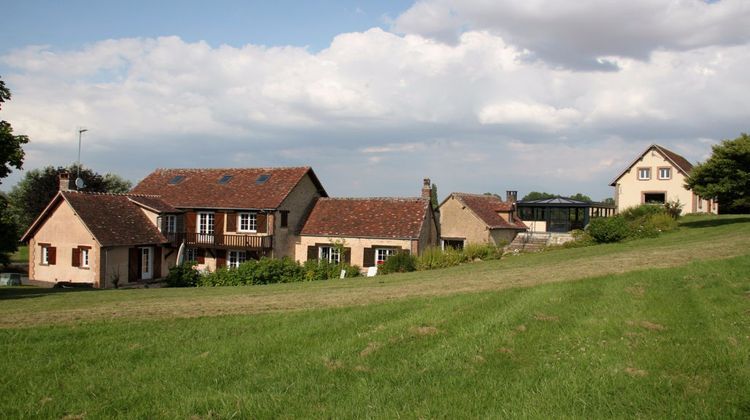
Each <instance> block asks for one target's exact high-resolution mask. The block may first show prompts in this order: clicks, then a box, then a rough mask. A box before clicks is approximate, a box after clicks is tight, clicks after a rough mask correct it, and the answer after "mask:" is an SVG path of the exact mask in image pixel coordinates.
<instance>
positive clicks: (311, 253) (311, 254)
mask: <svg viewBox="0 0 750 420" xmlns="http://www.w3.org/2000/svg"><path fill="white" fill-rule="evenodd" d="M317 259H318V247H317V246H308V247H307V260H308V261H310V260H317Z"/></svg>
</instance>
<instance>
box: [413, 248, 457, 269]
mask: <svg viewBox="0 0 750 420" xmlns="http://www.w3.org/2000/svg"><path fill="white" fill-rule="evenodd" d="M466 261H467V260H466V254H464V253H463V252H462V250H457V249H453V248H450V247H448V248H445V250H442V249H440V248H437V247H432V248H427V249H425V250H424V251H423V252H422V255H420V256H419V257H417V263H416V268H417V270H420V271H423V270H434V269H436V268H446V267H452V266H454V265H459V264H461V263H463V262H466Z"/></svg>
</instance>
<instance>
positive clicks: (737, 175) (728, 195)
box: [685, 133, 750, 213]
mask: <svg viewBox="0 0 750 420" xmlns="http://www.w3.org/2000/svg"><path fill="white" fill-rule="evenodd" d="M685 187H686V188H688V189H690V190H692V191H693V192H695V193H696V194H698V195H699V196H701V197H703V198H718V200H719V210H720V211H721V212H722V213H725V212H726V213H747V212H750V136H748V135H747V134H745V133H742V134H740V136H739V137H737V138H736V139H734V140H724V141H722V142H721V143H720V144H717V145H715V146H713V153H712V154H711V157H710V158H708V160H707V161H705V162H703V163H700V164H698V165H696V166H695V167H693V170H692V171H691V172H690V176H689V177H688V178H687V181H686V185H685Z"/></svg>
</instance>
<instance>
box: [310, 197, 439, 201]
mask: <svg viewBox="0 0 750 420" xmlns="http://www.w3.org/2000/svg"><path fill="white" fill-rule="evenodd" d="M318 200H325V201H335V200H339V201H344V200H350V201H365V200H369V201H394V200H402V201H406V200H409V201H418V200H427V199H426V198H423V197H319V198H318Z"/></svg>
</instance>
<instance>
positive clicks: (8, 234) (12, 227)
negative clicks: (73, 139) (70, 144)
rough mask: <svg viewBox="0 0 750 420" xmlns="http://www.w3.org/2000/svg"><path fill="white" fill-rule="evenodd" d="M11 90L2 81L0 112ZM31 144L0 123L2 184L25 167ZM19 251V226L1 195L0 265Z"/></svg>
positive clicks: (0, 81) (3, 121) (24, 137)
mask: <svg viewBox="0 0 750 420" xmlns="http://www.w3.org/2000/svg"><path fill="white" fill-rule="evenodd" d="M10 97H11V95H10V89H8V88H7V87H6V86H5V82H4V81H3V80H2V79H0V110H1V109H2V104H4V103H5V101H9V100H10ZM28 142H29V138H28V137H27V136H16V135H14V134H13V127H11V125H10V123H9V122H7V121H5V120H2V121H0V184H2V179H3V178H5V177H6V176H8V174H10V172H11V171H12V168H16V169H21V167H22V165H23V158H24V152H23V145H24V144H26V143H28ZM17 249H18V225H17V224H16V219H15V218H14V217H13V215H12V214H11V212H10V209H9V206H8V200H7V198H6V197H5V194H1V195H0V263H1V264H3V265H7V264H8V263H9V262H10V254H11V253H13V252H16V250H17Z"/></svg>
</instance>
